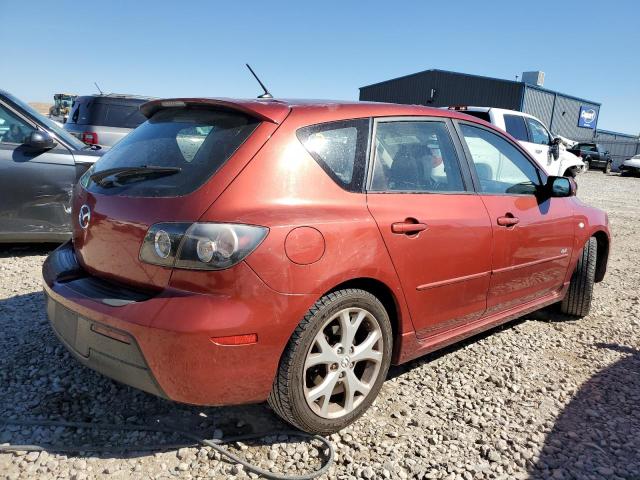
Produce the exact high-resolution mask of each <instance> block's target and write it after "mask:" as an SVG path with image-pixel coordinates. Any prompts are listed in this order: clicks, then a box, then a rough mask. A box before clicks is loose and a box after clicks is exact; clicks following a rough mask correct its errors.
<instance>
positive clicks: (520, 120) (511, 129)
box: [504, 115, 529, 142]
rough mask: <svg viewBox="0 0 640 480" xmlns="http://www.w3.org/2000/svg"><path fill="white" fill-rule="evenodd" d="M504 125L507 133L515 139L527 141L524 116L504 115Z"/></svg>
mask: <svg viewBox="0 0 640 480" xmlns="http://www.w3.org/2000/svg"><path fill="white" fill-rule="evenodd" d="M504 126H505V129H506V130H507V133H508V134H509V135H511V136H512V137H513V138H515V139H516V140H520V141H522V142H528V141H529V135H528V134H527V126H526V125H525V124H524V117H521V116H519V115H505V116H504Z"/></svg>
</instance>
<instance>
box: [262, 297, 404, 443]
mask: <svg viewBox="0 0 640 480" xmlns="http://www.w3.org/2000/svg"><path fill="white" fill-rule="evenodd" d="M392 346H393V336H392V330H391V323H390V321H389V316H388V314H387V311H386V310H385V308H384V306H383V305H382V303H381V302H380V301H379V300H378V299H377V298H376V297H375V296H374V295H372V294H371V293H369V292H367V291H364V290H359V289H345V290H338V291H336V292H333V293H329V294H327V295H325V296H324V297H322V298H321V299H320V300H318V301H317V302H316V303H315V304H314V305H313V306H312V307H311V308H310V309H309V311H308V312H307V314H306V315H305V316H304V318H303V319H302V321H301V322H300V323H299V325H298V327H297V328H296V330H295V331H294V332H293V335H292V336H291V338H290V340H289V343H288V344H287V347H286V349H285V351H284V353H283V355H282V358H281V359H280V365H279V367H278V372H277V374H276V377H275V379H274V382H273V388H272V390H271V394H270V395H269V399H268V402H269V405H270V406H271V408H273V410H274V411H275V412H276V413H277V414H278V415H279V416H280V417H282V418H283V419H284V420H285V421H287V422H289V423H290V424H292V425H293V426H295V427H297V428H299V429H300V430H303V431H305V432H309V433H313V434H320V435H328V434H331V433H335V432H337V431H338V430H341V429H342V428H344V427H346V426H347V425H349V424H350V423H352V422H354V421H355V420H357V419H358V418H359V417H360V416H361V415H362V414H363V413H364V412H365V411H366V410H367V409H368V408H369V406H370V405H371V403H372V402H373V400H374V399H375V398H376V396H377V395H378V392H379V391H380V388H381V387H382V383H383V382H384V380H385V378H386V376H387V372H388V370H389V365H390V363H391V351H392Z"/></svg>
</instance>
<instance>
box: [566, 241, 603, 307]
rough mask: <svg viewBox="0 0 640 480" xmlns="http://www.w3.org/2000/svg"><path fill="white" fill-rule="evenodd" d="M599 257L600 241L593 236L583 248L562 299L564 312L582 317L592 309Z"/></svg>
mask: <svg viewBox="0 0 640 480" xmlns="http://www.w3.org/2000/svg"><path fill="white" fill-rule="evenodd" d="M597 258H598V241H597V240H596V239H595V238H594V237H591V238H590V239H589V241H588V242H587V243H586V244H585V246H584V248H583V249H582V253H581V255H580V258H579V259H578V265H577V266H576V269H575V271H574V272H573V275H572V276H571V283H570V284H569V290H568V291H567V294H566V295H565V297H564V299H563V300H562V304H561V306H560V310H561V311H562V313H565V314H567V315H571V316H574V317H579V318H582V317H584V316H586V315H587V314H588V313H589V310H590V309H591V299H592V297H593V284H594V283H595V278H596V260H597Z"/></svg>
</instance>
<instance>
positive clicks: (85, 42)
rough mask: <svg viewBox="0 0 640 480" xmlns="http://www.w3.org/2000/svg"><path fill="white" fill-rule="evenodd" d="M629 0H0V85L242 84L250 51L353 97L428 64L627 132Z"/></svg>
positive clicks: (45, 90)
mask: <svg viewBox="0 0 640 480" xmlns="http://www.w3.org/2000/svg"><path fill="white" fill-rule="evenodd" d="M639 19H640V2H637V1H615V2H613V1H609V2H591V1H587V0H585V1H580V2H574V1H558V0H556V1H553V2H550V1H545V0H538V1H528V2H517V1H513V0H512V1H494V2H489V1H485V2H479V1H464V0H461V1H448V2H428V1H415V2H410V1H403V0H392V1H377V0H372V1H367V2H364V1H363V2H355V1H353V2H352V1H348V0H342V1H333V0H322V1H321V2H305V1H297V2H265V1H263V2H249V1H248V2H234V3H233V4H231V2H214V1H161V0H157V1H146V0H145V1H135V2H133V1H131V2H124V1H112V2H101V1H97V0H96V1H93V2H79V1H78V2H73V1H55V2H52V1H29V2H26V1H10V0H0V25H1V28H0V45H2V46H3V48H2V53H1V58H2V60H1V61H0V72H2V75H1V77H2V83H1V85H0V88H4V89H6V90H8V91H10V92H12V93H14V94H15V95H17V96H19V97H20V98H22V99H24V100H26V101H51V99H52V95H53V93H55V92H59V91H60V92H62V91H70V92H75V93H79V94H86V93H93V92H95V87H94V86H93V82H94V81H97V82H98V83H99V85H100V86H101V88H102V89H103V90H104V91H109V92H125V93H137V94H144V95H151V96H158V97H167V96H230V97H252V96H255V95H257V94H258V93H259V88H258V86H257V84H256V83H255V81H254V80H253V79H252V78H251V77H250V75H249V73H248V71H247V70H246V68H245V67H244V63H245V62H248V63H250V64H251V65H252V66H253V67H254V69H255V70H257V72H258V73H259V75H260V76H261V77H262V78H263V80H264V81H265V83H266V84H267V85H268V86H269V88H270V89H271V90H272V92H273V93H274V95H276V96H281V97H289V98H292V97H304V98H334V99H350V100H354V99H357V98H358V87H360V86H363V85H368V84H371V83H375V82H378V81H382V80H386V79H389V78H393V77H397V76H401V75H406V74H409V73H413V72H417V71H420V70H426V69H429V68H440V69H445V70H453V71H459V72H465V73H475V74H480V75H487V76H495V77H501V78H510V79H513V78H514V77H515V75H516V74H517V75H519V74H521V72H522V71H525V70H543V71H544V72H546V81H545V86H546V87H547V88H551V89H554V90H558V91H561V92H564V93H568V94H572V95H576V96H579V97H583V98H587V99H590V100H593V101H597V102H601V103H602V104H603V105H602V110H601V114H600V120H599V122H598V126H599V128H603V129H608V130H616V131H621V132H626V133H633V134H638V133H639V132H640V114H639V113H640V112H639V107H640V49H639V46H640V25H639V23H638V20H639Z"/></svg>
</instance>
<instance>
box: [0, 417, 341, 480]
mask: <svg viewBox="0 0 640 480" xmlns="http://www.w3.org/2000/svg"><path fill="white" fill-rule="evenodd" d="M8 425H16V426H23V427H63V428H85V429H94V430H118V431H127V430H128V431H131V430H134V431H148V432H160V433H170V434H178V435H181V436H183V437H185V438H188V439H190V440H194V441H195V442H197V444H199V445H204V446H207V447H211V448H213V449H214V450H215V451H217V452H218V453H219V454H220V455H222V456H224V457H227V458H229V459H230V460H231V461H232V462H235V463H238V464H240V465H242V466H243V467H244V468H246V469H247V470H248V471H251V472H253V473H256V474H258V475H261V476H263V477H264V478H268V479H271V480H311V479H313V478H317V477H319V476H320V475H323V474H325V473H327V471H328V470H329V467H331V465H332V464H333V461H334V457H335V448H334V447H333V445H332V443H331V442H330V441H329V440H327V439H326V438H324V437H321V436H320V435H309V434H308V433H303V432H299V431H293V430H281V431H275V432H268V433H249V434H245V435H236V436H233V437H227V438H221V439H212V440H209V439H206V438H202V437H201V436H199V435H197V434H194V433H191V432H187V431H184V430H180V429H176V428H171V427H162V426H159V425H158V426H155V425H112V424H107V423H90V422H69V421H57V420H11V419H0V427H2V429H4V428H6V426H8ZM270 435H288V436H290V437H298V438H303V439H307V440H308V441H311V440H317V441H319V442H320V443H322V444H323V445H324V446H325V447H326V448H327V449H328V455H327V457H326V459H325V460H324V462H323V464H322V466H321V467H320V468H318V469H317V470H314V471H312V472H309V473H305V474H302V475H287V474H280V473H273V472H270V471H268V470H264V469H262V468H260V467H258V466H257V465H254V464H252V463H249V462H248V461H246V460H245V459H243V458H242V457H239V456H237V455H235V454H233V453H231V452H230V451H228V450H227V449H226V448H224V447H222V445H224V444H229V443H234V442H244V441H247V440H258V439H261V438H264V437H266V436H270ZM176 446H177V445H174V444H158V445H144V446H141V447H136V448H128V449H118V448H116V447H104V446H97V445H95V446H85V445H83V446H72V445H11V444H9V445H0V452H18V451H22V452H37V451H43V450H51V451H57V452H99V451H100V452H105V451H121V450H133V451H142V450H150V449H154V450H155V449H158V450H161V449H170V448H172V447H176ZM180 446H184V445H180ZM154 447H155V448H154Z"/></svg>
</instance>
